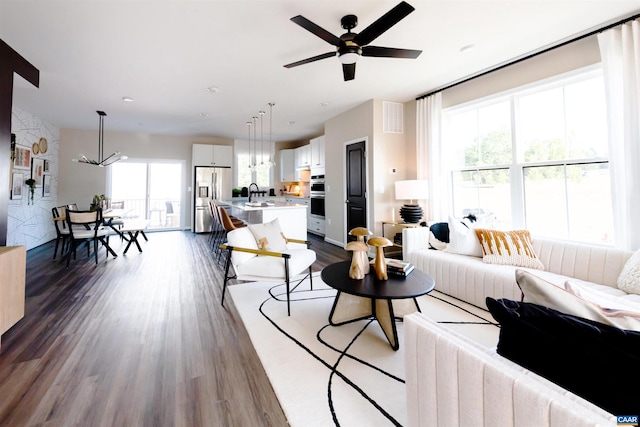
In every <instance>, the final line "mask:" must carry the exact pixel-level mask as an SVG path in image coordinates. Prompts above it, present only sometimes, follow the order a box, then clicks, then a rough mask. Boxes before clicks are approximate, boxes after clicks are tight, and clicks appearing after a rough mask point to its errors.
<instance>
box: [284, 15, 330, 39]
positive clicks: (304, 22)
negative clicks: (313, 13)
mask: <svg viewBox="0 0 640 427" xmlns="http://www.w3.org/2000/svg"><path fill="white" fill-rule="evenodd" d="M291 20H292V21H293V22H295V23H296V24H298V25H300V26H301V27H302V28H304V29H305V30H307V31H310V32H312V33H313V34H315V35H316V36H318V37H320V38H321V39H322V40H324V41H326V42H327V43H329V44H332V45H334V46H340V43H342V40H340V37H338V36H335V35H333V34H331V33H330V32H329V31H327V30H325V29H324V28H322V27H319V26H318V25H316V24H314V23H313V22H311V21H309V20H308V19H307V18H305V17H304V16H302V15H298V16H294V17H293V18H291Z"/></svg>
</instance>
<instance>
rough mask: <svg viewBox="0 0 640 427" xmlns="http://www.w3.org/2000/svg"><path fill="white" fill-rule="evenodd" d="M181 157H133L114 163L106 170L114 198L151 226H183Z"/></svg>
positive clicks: (175, 227)
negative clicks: (161, 159) (169, 159)
mask: <svg viewBox="0 0 640 427" xmlns="http://www.w3.org/2000/svg"><path fill="white" fill-rule="evenodd" d="M183 175H184V162H183V161H157V160H153V161H151V160H136V159H128V160H126V161H122V162H118V163H114V164H113V165H111V167H110V173H109V179H108V181H109V185H110V188H109V190H110V191H109V193H110V194H111V200H112V201H113V202H117V201H122V202H124V207H125V209H128V210H130V211H129V212H128V213H127V216H129V217H138V218H144V219H148V220H149V221H150V223H149V228H150V229H156V230H158V229H177V228H182V226H183V223H182V206H183V203H182V198H183V196H182V194H183V191H182V189H183V188H184V185H183Z"/></svg>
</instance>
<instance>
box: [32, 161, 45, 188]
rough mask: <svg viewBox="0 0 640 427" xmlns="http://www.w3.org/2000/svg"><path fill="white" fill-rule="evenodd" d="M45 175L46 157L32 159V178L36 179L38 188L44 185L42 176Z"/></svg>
mask: <svg viewBox="0 0 640 427" xmlns="http://www.w3.org/2000/svg"><path fill="white" fill-rule="evenodd" d="M43 176H44V159H37V158H35V157H34V158H32V159H31V179H34V180H35V181H36V188H38V187H42V177H43Z"/></svg>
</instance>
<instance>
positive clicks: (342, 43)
mask: <svg viewBox="0 0 640 427" xmlns="http://www.w3.org/2000/svg"><path fill="white" fill-rule="evenodd" d="M414 10H415V8H414V7H413V6H411V5H410V4H409V3H407V2H404V1H403V2H400V3H399V4H398V5H397V6H395V7H394V8H393V9H391V10H390V11H389V12H387V13H385V14H384V15H382V16H381V17H380V18H378V20H377V21H375V22H374V23H373V24H371V25H369V26H368V27H367V28H365V29H364V30H362V32H360V33H352V32H351V30H352V29H353V28H355V27H356V26H357V25H358V17H357V16H355V15H346V16H343V17H342V19H341V20H340V24H341V25H342V28H344V29H345V30H347V32H346V33H344V34H343V35H341V36H340V37H337V36H335V35H333V34H331V33H330V32H328V31H327V30H325V29H324V28H321V27H319V26H318V25H316V24H314V23H313V22H311V21H309V20H308V19H307V18H305V17H304V16H302V15H298V16H294V17H293V18H291V20H292V21H293V22H295V23H296V24H298V25H300V26H301V27H302V28H304V29H305V30H307V31H310V32H311V33H313V34H315V35H316V36H318V37H320V38H321V39H322V40H324V41H326V42H327V43H329V44H331V45H333V46H336V48H337V49H336V51H335V52H327V53H323V54H322V55H317V56H312V57H311V58H307V59H303V60H301V61H297V62H292V63H291V64H287V65H285V68H293V67H297V66H298V65H303V64H308V63H310V62H314V61H319V60H321V59H325V58H331V57H332V56H338V58H339V59H340V62H341V63H342V72H343V74H344V80H345V81H348V80H353V79H354V77H355V75H356V61H357V60H358V58H359V57H360V56H376V57H383V58H414V59H415V58H417V57H418V56H419V55H420V54H421V53H422V51H421V50H411V49H396V48H393V47H380V46H369V43H371V42H372V41H373V40H375V39H376V38H377V37H378V36H380V35H381V34H382V33H384V32H385V31H387V30H388V29H389V28H391V27H393V26H394V25H395V24H397V23H398V22H400V20H402V19H403V18H405V17H406V16H407V15H408V14H410V13H411V12H413V11H414Z"/></svg>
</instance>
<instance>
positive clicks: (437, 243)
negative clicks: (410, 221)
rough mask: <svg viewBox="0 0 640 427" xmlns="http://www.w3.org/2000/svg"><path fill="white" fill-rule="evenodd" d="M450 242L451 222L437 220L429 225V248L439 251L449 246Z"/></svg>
mask: <svg viewBox="0 0 640 427" xmlns="http://www.w3.org/2000/svg"><path fill="white" fill-rule="evenodd" d="M448 243H449V224H447V223H446V222H436V223H435V224H431V226H430V227H429V248H430V249H437V250H439V251H441V250H443V249H444V248H446V247H447V244H448Z"/></svg>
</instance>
